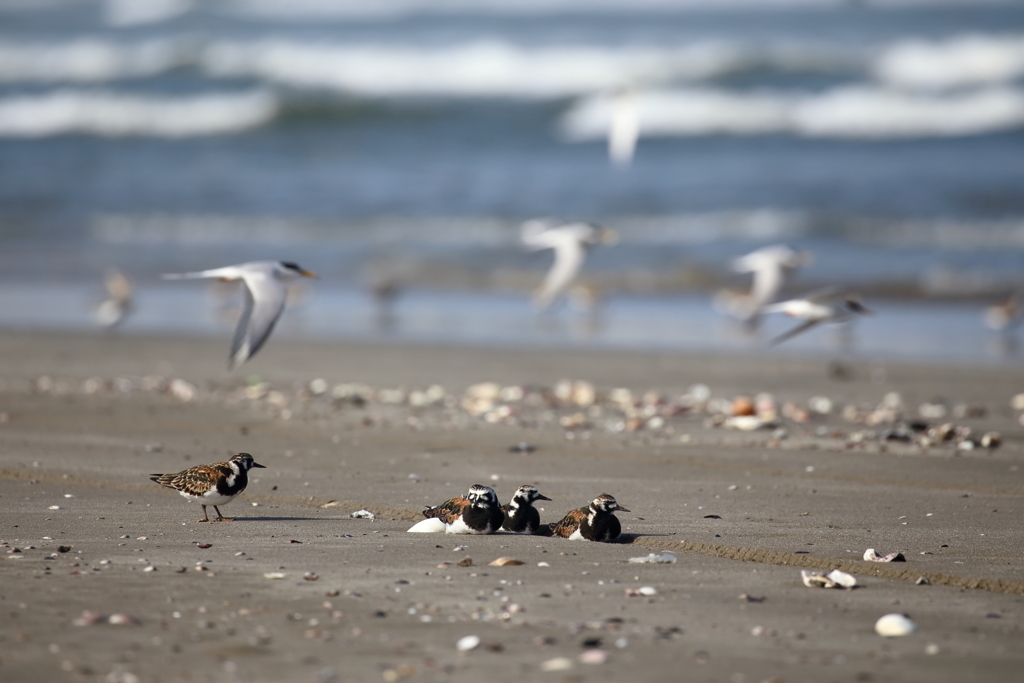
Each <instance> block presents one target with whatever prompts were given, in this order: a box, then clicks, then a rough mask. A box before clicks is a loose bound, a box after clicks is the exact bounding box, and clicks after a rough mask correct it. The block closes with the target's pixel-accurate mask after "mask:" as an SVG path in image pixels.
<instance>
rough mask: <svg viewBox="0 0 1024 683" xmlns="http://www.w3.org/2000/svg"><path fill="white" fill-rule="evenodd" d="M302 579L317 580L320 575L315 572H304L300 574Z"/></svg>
mask: <svg viewBox="0 0 1024 683" xmlns="http://www.w3.org/2000/svg"><path fill="white" fill-rule="evenodd" d="M302 579H303V580H304V581H317V580H319V579H320V575H319V574H317V573H316V572H306V573H305V574H303V575H302Z"/></svg>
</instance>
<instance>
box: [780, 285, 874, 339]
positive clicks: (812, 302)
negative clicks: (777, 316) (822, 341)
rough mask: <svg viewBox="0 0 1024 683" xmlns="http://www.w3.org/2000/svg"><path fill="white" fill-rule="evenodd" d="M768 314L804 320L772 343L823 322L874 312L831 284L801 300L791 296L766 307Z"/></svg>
mask: <svg viewBox="0 0 1024 683" xmlns="http://www.w3.org/2000/svg"><path fill="white" fill-rule="evenodd" d="M764 312H765V313H785V314H786V315H788V316H790V317H793V318H799V319H801V320H803V321H804V322H802V323H801V324H799V325H797V326H796V327H794V328H793V329H791V330H789V331H787V332H783V333H782V334H780V335H779V336H777V337H775V338H774V339H772V340H771V345H772V346H775V345H776V344H781V343H782V342H784V341H786V340H787V339H790V338H792V337H795V336H796V335H798V334H800V333H801V332H806V331H807V330H809V329H811V328H812V327H815V326H817V325H819V324H821V323H838V322H843V321H845V320H849V319H850V318H852V317H853V316H854V315H873V313H872V312H871V311H870V310H869V309H868V308H866V307H865V306H864V305H863V304H862V303H861V302H860V299H858V298H857V297H856V296H854V295H852V294H846V293H844V292H843V291H842V290H841V289H839V288H836V287H829V288H827V289H821V290H818V291H816V292H811V293H810V294H808V295H807V296H805V297H803V298H800V299H790V300H789V301H782V302H779V303H777V304H772V305H770V306H765V307H764Z"/></svg>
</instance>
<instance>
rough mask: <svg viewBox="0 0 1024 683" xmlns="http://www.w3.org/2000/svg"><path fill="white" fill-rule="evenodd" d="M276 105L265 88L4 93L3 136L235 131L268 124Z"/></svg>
mask: <svg viewBox="0 0 1024 683" xmlns="http://www.w3.org/2000/svg"><path fill="white" fill-rule="evenodd" d="M278 109H279V104H278V101H277V99H276V97H275V96H274V95H272V94H271V93H269V92H266V91H263V90H257V91H250V92H241V93H215V94H204V95H194V96H181V97H169V96H164V97H154V96H142V95H129V94H121V93H115V92H103V91H99V92H91V91H80V90H58V91H54V92H50V93H46V94H41V95H20V96H14V97H6V98H0V137H23V138H35V137H46V136H51V135H61V134H66V133H88V134H94V135H106V136H126V135H150V136H157V137H169V138H180V137H191V136H198V135H217V134H224V133H237V132H240V131H243V130H247V129H250V128H254V127H256V126H260V125H263V124H265V123H267V122H268V121H270V120H271V119H273V118H274V116H276V114H277V111H278Z"/></svg>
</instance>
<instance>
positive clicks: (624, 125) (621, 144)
mask: <svg viewBox="0 0 1024 683" xmlns="http://www.w3.org/2000/svg"><path fill="white" fill-rule="evenodd" d="M639 137H640V120H639V117H638V116H637V105H636V95H635V93H634V92H633V91H632V90H631V89H628V88H627V89H625V90H623V91H621V92H619V93H617V94H616V95H615V96H614V98H613V99H612V103H611V118H610V120H609V122H608V160H609V161H611V163H612V165H613V166H618V167H620V168H627V167H629V166H630V165H631V164H632V163H633V155H634V154H635V153H636V142H637V138H639Z"/></svg>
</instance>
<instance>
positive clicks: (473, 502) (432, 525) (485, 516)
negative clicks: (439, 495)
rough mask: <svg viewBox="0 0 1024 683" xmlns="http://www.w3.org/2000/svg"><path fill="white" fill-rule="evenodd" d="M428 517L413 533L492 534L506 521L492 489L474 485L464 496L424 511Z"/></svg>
mask: <svg viewBox="0 0 1024 683" xmlns="http://www.w3.org/2000/svg"><path fill="white" fill-rule="evenodd" d="M423 516H424V517H426V519H424V520H423V521H422V522H418V523H417V524H414V525H413V526H412V527H411V528H410V529H409V531H410V532H414V533H437V532H441V531H444V532H445V533H448V534H493V533H494V532H495V531H497V530H498V529H500V528H501V525H502V523H503V522H504V521H505V513H504V512H503V511H502V509H501V504H499V503H498V494H496V493H495V492H494V489H492V488H491V487H489V486H483V485H481V484H473V486H471V487H470V489H469V493H467V494H466V495H465V496H459V497H458V498H452V499H451V500H446V501H445V502H443V503H441V504H440V505H434V506H432V507H428V508H427V509H425V510H424V511H423Z"/></svg>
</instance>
